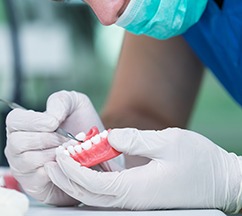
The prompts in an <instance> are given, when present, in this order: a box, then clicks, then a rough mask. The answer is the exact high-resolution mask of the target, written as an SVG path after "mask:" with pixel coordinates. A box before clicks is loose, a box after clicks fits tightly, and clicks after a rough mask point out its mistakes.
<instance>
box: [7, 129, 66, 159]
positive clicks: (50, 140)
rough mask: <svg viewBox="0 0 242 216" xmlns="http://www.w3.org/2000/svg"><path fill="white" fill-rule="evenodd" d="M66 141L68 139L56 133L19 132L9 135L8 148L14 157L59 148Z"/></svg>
mask: <svg viewBox="0 0 242 216" xmlns="http://www.w3.org/2000/svg"><path fill="white" fill-rule="evenodd" d="M65 141H66V138H64V137H62V136H60V135H58V134H56V133H44V132H43V133H39V132H22V131H18V132H13V133H11V134H8V136H7V146H6V148H7V149H9V151H10V152H11V153H12V155H17V154H21V153H23V152H25V151H31V150H35V151H38V150H44V149H49V148H54V147H58V146H59V145H60V144H62V143H63V142H65Z"/></svg>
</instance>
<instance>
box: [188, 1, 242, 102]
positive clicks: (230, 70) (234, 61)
mask: <svg viewBox="0 0 242 216" xmlns="http://www.w3.org/2000/svg"><path fill="white" fill-rule="evenodd" d="M184 38H185V39H186V41H187V42H188V43H189V45H190V46H191V47H192V49H193V50H194V52H195V53H196V54H197V55H198V57H199V58H200V60H201V61H202V62H203V63H204V65H206V66H207V67H208V68H210V69H211V71H212V72H213V73H214V75H215V76H216V77H217V78H218V79H219V81H220V82H221V83H222V84H223V86H224V87H225V88H226V89H227V91H228V92H229V93H230V94H231V96H232V97H233V98H234V99H235V100H236V101H237V102H238V103H239V104H240V105H241V106H242V0H224V3H223V7H222V8H220V7H219V6H218V4H217V3H216V2H215V1H214V0H208V5H207V7H206V10H205V12H204V14H203V16H202V17H201V19H200V21H199V22H198V23H197V24H195V25H194V26H193V27H191V28H190V29H189V30H188V31H187V32H186V33H185V34H184Z"/></svg>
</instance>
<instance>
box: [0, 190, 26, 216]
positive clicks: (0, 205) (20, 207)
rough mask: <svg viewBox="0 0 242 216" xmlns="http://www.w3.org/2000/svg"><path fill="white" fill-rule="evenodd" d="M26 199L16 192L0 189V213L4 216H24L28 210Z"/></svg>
mask: <svg viewBox="0 0 242 216" xmlns="http://www.w3.org/2000/svg"><path fill="white" fill-rule="evenodd" d="M28 206H29V201H28V198H27V197H26V196H25V195H24V194H22V193H20V192H18V191H16V190H10V189H6V188H1V187H0V212H1V215H4V216H24V215H25V213H26V212H27V210H28Z"/></svg>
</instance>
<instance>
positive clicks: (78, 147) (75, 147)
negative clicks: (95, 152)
mask: <svg viewBox="0 0 242 216" xmlns="http://www.w3.org/2000/svg"><path fill="white" fill-rule="evenodd" d="M74 149H75V151H76V152H77V153H81V152H82V147H81V145H75V146H74Z"/></svg>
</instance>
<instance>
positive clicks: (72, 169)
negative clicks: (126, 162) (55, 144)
mask: <svg viewBox="0 0 242 216" xmlns="http://www.w3.org/2000/svg"><path fill="white" fill-rule="evenodd" d="M56 161H57V163H58V165H59V166H60V168H61V169H62V171H63V172H64V174H65V175H66V176H67V177H68V178H70V179H71V180H72V181H74V182H75V183H77V184H78V185H80V186H82V187H83V188H85V189H87V190H88V191H90V192H92V193H98V194H105V195H111V196H116V195H118V194H117V193H116V192H117V190H116V189H117V188H118V186H119V185H120V180H121V179H120V178H119V177H120V173H119V172H117V171H116V172H97V171H96V170H92V169H88V168H86V167H81V165H80V164H79V163H77V162H76V161H74V160H73V159H72V158H70V157H69V156H66V155H64V154H63V153H57V156H56Z"/></svg>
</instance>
